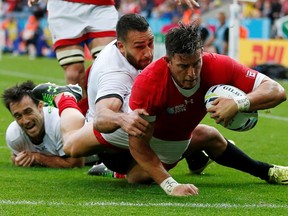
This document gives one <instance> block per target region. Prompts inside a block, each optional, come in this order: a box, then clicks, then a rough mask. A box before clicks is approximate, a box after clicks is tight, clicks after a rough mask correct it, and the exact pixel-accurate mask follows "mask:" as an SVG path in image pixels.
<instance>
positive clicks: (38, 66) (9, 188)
mask: <svg viewBox="0 0 288 216" xmlns="http://www.w3.org/2000/svg"><path fill="white" fill-rule="evenodd" d="M88 64H89V63H88ZM88 64H87V65H88ZM27 79H31V80H33V81H34V82H35V83H41V82H48V81H50V82H55V83H57V84H64V83H65V81H64V73H63V71H62V69H61V68H60V66H59V65H58V63H57V61H56V59H44V58H43V59H36V60H29V59H28V58H27V57H22V56H21V57H14V56H10V55H4V56H3V57H2V60H0V91H1V94H2V92H3V90H4V89H5V88H8V87H10V86H12V85H15V84H16V83H20V82H22V81H25V80H27ZM281 84H282V85H283V86H284V87H285V89H286V90H287V89H288V83H287V82H284V81H281ZM0 106H1V109H0V135H1V140H0V215H2V216H6V215H13V216H14V215H57V216H58V215H65V216H68V215H69V216H71V215H77V216H78V215H125V216H126V215H149V216H152V215H165V216H166V215H177V216H179V215H253V216H254V215H261V216H262V215H277V216H280V215H288V187H287V186H283V185H269V184H267V183H265V182H264V181H262V180H260V179H257V178H255V177H253V176H250V175H248V174H246V173H242V172H239V171H236V170H232V169H229V168H226V167H222V166H220V165H217V164H216V163H212V164H211V165H210V166H209V167H207V169H206V170H205V174H203V175H199V176H195V175H191V174H190V173H189V171H188V169H187V166H186V164H185V161H183V162H180V164H179V165H178V166H177V167H176V168H174V169H173V170H171V174H172V175H173V177H174V178H175V179H176V180H177V181H178V182H181V183H193V184H195V185H196V186H197V187H198V188H199V189H200V193H199V195H198V196H191V197H180V198H178V197H169V196H167V195H166V194H165V193H164V192H163V191H162V189H161V188H160V187H159V186H157V185H155V184H153V185H149V186H147V185H129V184H128V183H126V181H125V180H124V179H113V178H110V177H95V176H88V175H87V170H88V169H89V168H90V167H84V168H81V169H66V170H64V169H47V168H21V167H15V166H13V165H12V164H11V162H10V155H11V153H10V151H9V149H8V147H7V146H6V143H5V131H6V128H7V126H8V125H9V123H10V122H11V121H12V120H13V118H12V116H11V115H10V113H9V112H8V111H7V110H6V108H5V107H4V106H3V103H1V105H0ZM287 111H288V103H287V102H284V103H282V104H281V105H280V106H278V107H276V108H274V109H271V110H269V111H261V112H259V121H258V124H257V125H256V127H255V128H253V129H252V130H251V131H248V132H232V131H229V130H227V129H224V128H222V127H221V126H218V125H216V124H215V123H214V121H212V120H211V119H209V118H208V116H207V117H206V118H205V119H204V121H203V123H206V124H210V125H213V126H215V127H217V128H218V129H219V130H220V131H221V132H222V133H223V134H224V135H225V137H227V138H228V139H232V140H234V141H235V142H236V144H237V146H238V147H239V148H241V149H242V150H244V151H245V152H246V153H248V154H249V155H250V156H251V157H253V158H255V159H258V160H262V161H266V162H269V163H273V164H279V165H287V166H288V160H287V159H288V143H287V138H288V114H287Z"/></svg>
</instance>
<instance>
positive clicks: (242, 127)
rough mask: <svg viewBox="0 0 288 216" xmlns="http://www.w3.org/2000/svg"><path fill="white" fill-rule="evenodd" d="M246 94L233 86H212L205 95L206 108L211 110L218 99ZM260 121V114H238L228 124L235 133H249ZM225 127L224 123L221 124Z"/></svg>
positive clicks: (254, 112)
mask: <svg viewBox="0 0 288 216" xmlns="http://www.w3.org/2000/svg"><path fill="white" fill-rule="evenodd" d="M245 95H246V94H245V92H243V91H242V90H240V89H238V88H236V87H234V86H231V85H222V84H220V85H215V86H212V87H211V88H210V89H209V90H208V91H207V92H206V94H205V106H206V108H207V109H208V108H210V107H211V106H213V105H212V104H211V103H212V102H213V101H214V100H215V99H216V98H218V97H228V98H234V97H238V96H245ZM257 121H258V112H257V111H252V112H238V113H237V114H236V115H235V116H234V117H233V118H232V119H231V120H230V121H229V123H228V125H227V127H225V128H228V129H230V130H233V131H248V130H250V129H252V128H253V127H254V126H255V125H256V124H257ZM220 124H221V125H222V126H223V123H220Z"/></svg>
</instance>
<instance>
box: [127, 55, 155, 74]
mask: <svg viewBox="0 0 288 216" xmlns="http://www.w3.org/2000/svg"><path fill="white" fill-rule="evenodd" d="M126 59H127V61H128V62H129V63H130V64H131V65H132V66H133V67H134V68H135V69H137V70H143V69H144V68H145V67H146V66H147V65H148V64H146V63H145V65H143V64H141V61H137V60H136V59H135V58H134V56H133V55H132V54H131V53H128V52H127V54H126ZM149 63H151V60H149Z"/></svg>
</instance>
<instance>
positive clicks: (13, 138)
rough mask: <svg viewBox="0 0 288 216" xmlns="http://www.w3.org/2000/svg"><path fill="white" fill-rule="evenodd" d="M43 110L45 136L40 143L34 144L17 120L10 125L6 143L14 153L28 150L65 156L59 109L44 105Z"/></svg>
mask: <svg viewBox="0 0 288 216" xmlns="http://www.w3.org/2000/svg"><path fill="white" fill-rule="evenodd" d="M48 109H51V112H49V111H48ZM43 112H44V119H45V120H44V122H45V123H44V124H45V136H44V138H43V142H42V143H41V144H40V145H34V144H33V143H32V142H31V141H30V139H29V137H28V136H27V134H25V133H24V132H23V130H22V129H21V127H20V126H19V125H18V123H17V122H16V121H13V122H12V123H11V124H10V125H9V127H8V128H7V130H6V143H7V146H8V147H9V148H10V149H11V150H12V152H13V154H14V155H17V154H18V153H20V152H21V151H24V150H26V151H29V152H39V153H42V154H46V155H56V156H60V157H61V156H65V153H64V151H63V143H62V135H61V129H60V117H59V115H58V109H57V108H52V107H50V108H48V107H44V108H43Z"/></svg>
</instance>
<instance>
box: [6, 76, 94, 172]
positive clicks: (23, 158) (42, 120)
mask: <svg viewBox="0 0 288 216" xmlns="http://www.w3.org/2000/svg"><path fill="white" fill-rule="evenodd" d="M33 87H35V84H34V83H33V82H32V81H27V82H23V83H21V84H19V85H15V86H13V87H11V88H8V89H6V90H5V91H4V93H3V95H2V100H3V103H4V104H5V106H6V108H7V109H8V110H9V111H10V113H11V114H12V116H13V117H14V119H15V120H14V121H13V122H12V123H11V124H10V125H9V126H8V128H7V130H6V143H7V146H8V147H9V148H10V149H11V151H12V158H11V159H12V162H13V163H14V164H15V165H17V166H23V167H30V166H43V167H51V168H72V167H82V166H83V165H84V160H83V158H71V157H67V155H66V154H65V152H64V150H63V143H62V134H61V130H60V117H59V115H58V109H57V108H53V107H43V103H42V102H40V103H39V101H38V100H35V99H33V97H31V93H30V92H29V91H31V90H32V89H33ZM88 159H89V160H90V161H89V162H93V160H91V159H93V157H90V158H87V160H86V162H88ZM95 159H96V158H95ZM94 161H95V160H94Z"/></svg>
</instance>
